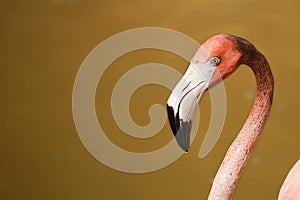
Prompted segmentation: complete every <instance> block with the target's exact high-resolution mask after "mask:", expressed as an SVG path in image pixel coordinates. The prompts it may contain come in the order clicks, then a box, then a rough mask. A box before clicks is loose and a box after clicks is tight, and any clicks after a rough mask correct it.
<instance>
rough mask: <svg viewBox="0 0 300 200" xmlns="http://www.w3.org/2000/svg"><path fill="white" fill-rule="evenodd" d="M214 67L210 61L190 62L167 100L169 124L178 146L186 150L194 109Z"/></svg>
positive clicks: (188, 144) (188, 143)
mask: <svg viewBox="0 0 300 200" xmlns="http://www.w3.org/2000/svg"><path fill="white" fill-rule="evenodd" d="M215 69H216V65H215V64H213V63H212V62H211V60H210V61H208V62H206V63H200V64H194V63H191V64H190V66H189V67H188V69H187V71H186V73H185V74H184V76H183V77H182V79H181V80H180V81H179V83H178V84H177V85H176V87H175V88H174V90H173V92H172V93H171V96H170V97H169V99H168V102H167V111H168V117H169V122H170V126H171V128H172V131H173V134H174V136H175V137H176V140H177V142H178V144H179V146H180V147H181V148H182V149H183V150H184V151H186V152H187V151H188V148H189V146H190V131H191V127H192V119H193V116H194V111H195V110H196V107H197V105H198V103H199V100H200V98H201V96H202V94H203V92H204V91H205V90H206V89H207V87H208V84H209V81H210V79H211V77H212V75H213V73H214V71H215Z"/></svg>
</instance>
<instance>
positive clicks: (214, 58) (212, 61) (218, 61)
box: [210, 56, 221, 66]
mask: <svg viewBox="0 0 300 200" xmlns="http://www.w3.org/2000/svg"><path fill="white" fill-rule="evenodd" d="M210 62H211V64H213V65H214V66H218V65H219V64H220V62H221V59H220V58H219V57H216V56H214V57H212V58H211V59H210Z"/></svg>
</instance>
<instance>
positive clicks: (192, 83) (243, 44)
mask: <svg viewBox="0 0 300 200" xmlns="http://www.w3.org/2000/svg"><path fill="white" fill-rule="evenodd" d="M241 64H246V65H248V66H249V67H250V68H251V69H252V71H253V72H254V74H255V78H256V83H257V91H256V98H255V101H254V104H253V107H252V109H251V112H250V113H249V116H248V118H247V120H246V122H245V123H244V125H243V127H242V129H241V131H240V133H239V134H238V135H237V137H236V138H235V140H234V141H233V143H232V144H231V146H230V147H229V149H228V151H227V153H226V155H225V157H224V160H223V162H222V164H221V166H220V168H219V170H218V172H217V174H216V176H215V178H214V181H213V185H212V188H211V191H210V194H209V197H208V199H210V200H216V199H232V196H233V193H234V190H235V188H236V185H237V182H238V180H239V178H240V175H241V173H242V171H243V169H244V168H245V166H246V164H247V162H248V160H249V157H250V155H251V153H252V152H253V149H254V147H255V145H256V143H257V141H258V139H259V136H260V135H261V133H262V130H263V127H264V125H265V123H266V120H267V118H268V116H269V113H270V110H271V106H272V99H273V91H274V78H273V75H272V72H271V68H270V66H269V64H268V61H267V59H266V58H265V56H264V55H263V54H262V53H261V52H260V51H259V50H257V49H256V48H255V47H254V45H253V44H251V43H250V42H249V41H247V40H245V39H243V38H240V37H237V36H233V35H228V34H220V35H216V36H213V37H211V38H209V39H208V40H207V41H206V42H204V43H203V44H202V45H201V47H200V48H199V49H198V50H197V52H196V53H195V55H194V57H193V58H192V60H191V63H190V65H189V67H188V69H187V71H186V73H185V74H184V76H183V78H182V79H181V80H180V81H179V83H178V84H177V85H176V86H175V88H174V90H173V91H172V93H171V95H170V97H169V99H168V101H167V111H168V118H169V122H170V126H171V129H172V132H173V134H174V136H175V138H176V140H177V143H178V144H179V146H180V147H181V148H182V149H183V150H184V151H185V152H187V151H188V148H189V145H190V131H191V126H192V118H193V114H194V111H195V109H196V107H197V105H198V102H199V101H200V98H201V96H202V94H203V92H204V91H205V90H206V89H207V88H211V87H213V86H215V85H216V84H217V83H218V82H219V81H221V80H222V79H225V78H226V77H228V76H229V75H231V74H232V73H233V72H234V71H235V70H236V69H237V68H238V67H239V66H240V65H241ZM298 165H299V164H298ZM299 169H300V167H299V166H298V167H297V168H296V170H297V171H298V177H299V173H300V170H299ZM294 174H295V172H294V173H292V175H291V176H293V175H294ZM285 185H288V184H285ZM298 186H300V185H299V178H298ZM286 187H289V186H286ZM283 188H285V187H283ZM298 188H300V187H298ZM283 190H285V189H283ZM298 191H299V190H298Z"/></svg>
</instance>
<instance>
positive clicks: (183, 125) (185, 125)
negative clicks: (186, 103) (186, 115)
mask: <svg viewBox="0 0 300 200" xmlns="http://www.w3.org/2000/svg"><path fill="white" fill-rule="evenodd" d="M167 111H168V118H169V123H170V126H171V129H172V132H173V134H174V136H175V138H176V141H177V143H178V145H179V146H180V147H181V149H182V150H183V151H185V152H186V153H187V152H188V149H189V147H190V132H191V127H192V121H191V120H190V121H184V120H182V119H180V118H179V114H178V113H176V114H175V113H174V109H173V107H172V106H169V105H168V104H167Z"/></svg>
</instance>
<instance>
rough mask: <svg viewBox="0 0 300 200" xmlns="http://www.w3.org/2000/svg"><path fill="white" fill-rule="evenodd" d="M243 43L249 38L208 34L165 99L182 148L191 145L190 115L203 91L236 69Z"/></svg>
mask: <svg viewBox="0 0 300 200" xmlns="http://www.w3.org/2000/svg"><path fill="white" fill-rule="evenodd" d="M243 43H245V44H246V43H248V42H247V41H246V40H244V39H242V38H239V37H236V36H231V35H225V34H221V35H216V36H213V37H211V38H209V39H208V40H207V41H206V42H204V43H203V44H202V45H201V46H200V48H199V49H198V50H197V52H196V54H195V55H194V57H193V58H192V60H191V63H190V65H189V67H188V69H187V71H186V73H185V74H184V75H183V77H182V79H181V80H180V81H179V82H178V84H177V85H176V86H175V88H174V90H173V91H172V93H171V95H170V97H169V99H168V101H167V111H168V118H169V122H170V126H171V129H172V132H173V134H174V136H175V138H176V140H177V143H178V144H179V146H180V147H181V148H182V149H183V150H184V151H185V152H187V151H188V148H189V146H190V131H191V127H192V118H193V115H194V111H195V110H196V107H197V106H198V103H199V101H200V98H201V96H202V94H203V93H204V91H206V89H207V88H209V87H213V86H214V85H216V84H217V83H218V82H219V81H220V80H222V79H225V78H226V77H228V76H229V75H230V74H231V73H232V72H234V71H235V70H236V69H237V67H238V66H239V65H240V64H241V57H242V55H243V53H242V52H243V51H242V48H240V47H242V46H243ZM249 44H250V43H249Z"/></svg>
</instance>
